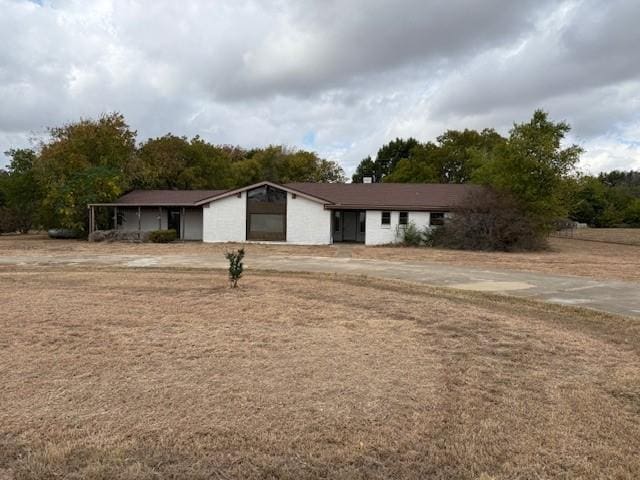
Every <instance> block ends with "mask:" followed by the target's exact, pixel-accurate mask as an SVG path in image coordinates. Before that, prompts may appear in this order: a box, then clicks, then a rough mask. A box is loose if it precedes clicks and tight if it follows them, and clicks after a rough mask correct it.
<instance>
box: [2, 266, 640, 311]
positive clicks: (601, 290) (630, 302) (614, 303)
mask: <svg viewBox="0 0 640 480" xmlns="http://www.w3.org/2000/svg"><path fill="white" fill-rule="evenodd" d="M0 265H24V266H28V265H87V266H88V265H105V266H108V265H111V266H121V267H132V268H135V267H165V268H166V267H188V268H227V263H226V260H225V259H224V258H221V256H219V255H216V256H215V257H214V256H211V255H161V256H158V255H115V254H100V255H95V254H70V255H59V254H57V255H56V256H55V257H51V256H46V255H34V256H31V255H30V256H1V257H0ZM245 265H246V268H247V270H248V271H250V270H251V268H255V269H261V270H276V271H290V272H322V273H337V274H340V273H344V274H351V275H366V276H371V277H378V278H388V279H395V280H405V281H411V282H417V283H423V284H426V285H432V286H444V287H452V288H459V289H465V290H475V291H485V292H493V293H500V294H504V295H513V296H517V297H530V298H536V299H540V300H544V301H547V302H551V303H558V304H563V305H574V306H581V307H587V308H591V309H595V310H601V311H605V312H610V313H617V314H623V315H629V316H635V317H639V318H640V283H635V282H622V281H615V280H595V279H590V278H585V277H569V276H560V275H548V274H541V273H527V272H516V271H511V270H499V269H481V268H471V267H459V266H449V265H445V264H436V263H424V262H395V261H394V262H389V261H382V260H363V259H354V258H340V257H331V258H329V257H309V256H275V255H274V256H256V257H253V258H250V259H247V260H246V262H245Z"/></svg>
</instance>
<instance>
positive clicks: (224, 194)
mask: <svg viewBox="0 0 640 480" xmlns="http://www.w3.org/2000/svg"><path fill="white" fill-rule="evenodd" d="M263 185H269V186H271V187H274V188H277V189H280V190H284V191H285V192H289V193H295V194H296V195H300V196H301V197H304V198H307V199H308V200H312V201H314V202H318V203H325V202H329V200H327V199H325V198H320V197H316V196H315V195H310V194H308V193H305V192H302V191H300V190H296V189H295V188H291V187H287V186H285V185H281V184H279V183H275V182H270V181H267V180H265V181H263V182H258V183H254V184H252V185H247V186H245V187H241V188H234V189H232V190H227V191H226V192H222V193H220V194H218V195H214V196H212V197H207V198H203V199H202V200H198V201H197V202H196V203H195V205H196V206H202V205H204V204H205V203H210V202H215V201H216V200H221V199H223V198H226V197H231V196H233V195H236V194H238V193H242V192H246V191H247V190H251V189H254V188H258V187H262V186H263Z"/></svg>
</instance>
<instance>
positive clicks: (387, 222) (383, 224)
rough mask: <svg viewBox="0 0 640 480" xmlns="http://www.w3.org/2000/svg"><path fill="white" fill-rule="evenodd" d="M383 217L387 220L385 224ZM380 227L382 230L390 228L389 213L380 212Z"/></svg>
mask: <svg viewBox="0 0 640 480" xmlns="http://www.w3.org/2000/svg"><path fill="white" fill-rule="evenodd" d="M385 217H386V218H387V221H386V222H385ZM380 226H381V227H382V228H390V227H391V212H382V215H380Z"/></svg>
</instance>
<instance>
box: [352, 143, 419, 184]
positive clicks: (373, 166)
mask: <svg viewBox="0 0 640 480" xmlns="http://www.w3.org/2000/svg"><path fill="white" fill-rule="evenodd" d="M416 146H418V141H417V140H416V139H415V138H407V139H406V140H405V139H403V138H396V139H395V140H392V141H390V142H389V143H387V144H385V145H383V146H382V147H381V148H380V150H378V154H377V155H376V159H375V160H373V161H372V160H371V157H367V158H365V159H363V160H362V161H361V162H360V164H359V165H358V167H357V168H356V172H355V173H354V175H353V176H352V178H351V180H352V181H353V182H354V183H362V181H363V179H364V177H371V179H372V181H373V182H382V181H383V179H384V177H385V176H386V175H389V174H390V173H391V172H393V170H394V169H395V168H396V165H397V164H398V162H400V161H401V160H402V159H403V158H408V157H409V156H410V155H411V150H413V148H414V147H416Z"/></svg>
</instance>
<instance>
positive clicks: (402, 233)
mask: <svg viewBox="0 0 640 480" xmlns="http://www.w3.org/2000/svg"><path fill="white" fill-rule="evenodd" d="M396 237H397V238H398V239H399V242H400V243H401V244H402V245H405V246H407V247H419V246H420V245H422V243H423V242H424V232H423V231H421V230H420V229H419V228H418V227H416V224H415V223H413V222H409V223H407V224H406V225H398V227H397V230H396Z"/></svg>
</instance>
